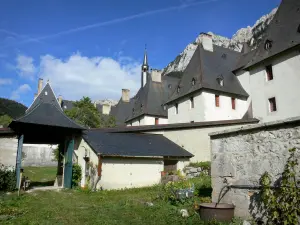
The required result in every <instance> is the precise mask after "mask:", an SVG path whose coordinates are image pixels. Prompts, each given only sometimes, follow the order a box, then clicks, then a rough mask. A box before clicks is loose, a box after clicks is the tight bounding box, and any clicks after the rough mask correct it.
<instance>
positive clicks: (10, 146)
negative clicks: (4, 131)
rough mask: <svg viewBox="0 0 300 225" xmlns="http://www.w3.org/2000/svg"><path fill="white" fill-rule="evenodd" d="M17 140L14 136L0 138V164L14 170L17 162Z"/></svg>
mask: <svg viewBox="0 0 300 225" xmlns="http://www.w3.org/2000/svg"><path fill="white" fill-rule="evenodd" d="M17 149H18V139H17V138H16V137H14V136H2V137H0V164H3V165H4V166H7V167H11V168H15V166H16V160H17Z"/></svg>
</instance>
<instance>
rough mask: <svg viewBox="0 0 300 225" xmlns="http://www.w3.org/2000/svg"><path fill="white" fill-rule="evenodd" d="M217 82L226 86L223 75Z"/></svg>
mask: <svg viewBox="0 0 300 225" xmlns="http://www.w3.org/2000/svg"><path fill="white" fill-rule="evenodd" d="M217 82H218V84H219V85H220V86H221V87H223V86H224V78H223V76H222V75H221V76H219V77H218V78H217Z"/></svg>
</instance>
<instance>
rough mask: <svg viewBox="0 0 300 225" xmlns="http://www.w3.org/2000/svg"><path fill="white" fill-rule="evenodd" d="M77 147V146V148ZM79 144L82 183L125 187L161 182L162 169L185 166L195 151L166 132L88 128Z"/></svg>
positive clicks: (172, 169) (77, 152)
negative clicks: (158, 133)
mask: <svg viewBox="0 0 300 225" xmlns="http://www.w3.org/2000/svg"><path fill="white" fill-rule="evenodd" d="M76 147H77V148H76ZM76 147H75V155H76V158H77V159H76V161H77V162H78V164H79V165H80V166H81V167H82V180H81V186H82V187H84V186H90V187H92V188H97V189H122V188H133V187H143V186H150V185H154V184H158V183H160V181H161V173H162V171H175V170H182V169H183V167H184V166H185V164H186V163H187V162H188V161H189V158H191V157H193V154H191V153H189V152H188V151H186V150H184V149H183V148H182V147H180V146H178V145H177V144H175V143H174V142H172V141H170V140H169V139H167V138H166V137H164V136H163V135H157V134H142V133H116V132H111V131H107V130H101V129H92V130H87V131H85V132H84V134H83V136H82V138H81V139H80V140H78V143H77V146H76Z"/></svg>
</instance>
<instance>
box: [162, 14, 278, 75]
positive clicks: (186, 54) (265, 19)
mask: <svg viewBox="0 0 300 225" xmlns="http://www.w3.org/2000/svg"><path fill="white" fill-rule="evenodd" d="M276 11H277V8H275V9H273V10H272V11H271V12H270V13H269V14H267V15H264V16H262V17H261V18H260V19H259V20H257V21H256V23H255V24H254V25H253V26H252V27H250V26H248V27H246V28H241V29H239V30H238V31H237V32H236V33H235V34H234V35H233V36H232V38H227V37H223V36H220V35H217V34H214V33H212V32H208V33H209V34H211V35H212V37H213V43H214V44H215V45H218V46H223V47H225V48H229V49H232V50H235V51H241V50H242V43H244V42H247V43H248V44H249V46H251V47H252V48H253V49H254V48H255V47H256V46H257V45H258V44H259V42H260V40H261V39H262V37H263V33H264V31H265V30H266V28H267V27H268V25H269V23H270V22H271V20H272V19H273V17H274V15H275V13H276ZM199 42H200V35H199V36H198V37H197V38H196V40H195V41H194V42H193V43H190V44H188V45H187V46H186V48H185V49H184V50H183V52H181V53H180V54H179V55H178V56H177V57H176V58H175V60H173V61H172V62H171V63H169V65H168V66H167V67H165V68H164V69H163V75H165V74H168V73H170V72H174V71H183V70H184V69H185V68H186V66H187V65H188V63H189V61H190V59H191V57H192V56H193V54H194V51H195V49H196V47H197V45H198V44H199Z"/></svg>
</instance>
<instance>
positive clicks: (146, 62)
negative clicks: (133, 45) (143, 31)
mask: <svg viewBox="0 0 300 225" xmlns="http://www.w3.org/2000/svg"><path fill="white" fill-rule="evenodd" d="M143 66H148V56H147V45H146V44H145V51H144V62H143Z"/></svg>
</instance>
